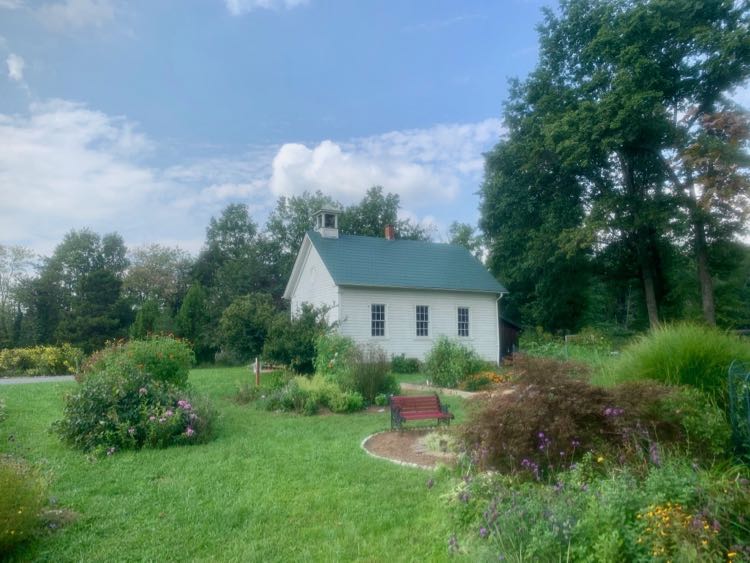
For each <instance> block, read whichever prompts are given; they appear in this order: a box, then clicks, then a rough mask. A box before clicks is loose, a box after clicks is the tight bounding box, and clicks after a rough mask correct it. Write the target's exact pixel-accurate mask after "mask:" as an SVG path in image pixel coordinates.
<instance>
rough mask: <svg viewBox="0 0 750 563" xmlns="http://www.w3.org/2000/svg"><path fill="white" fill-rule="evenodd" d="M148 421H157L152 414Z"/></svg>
mask: <svg viewBox="0 0 750 563" xmlns="http://www.w3.org/2000/svg"><path fill="white" fill-rule="evenodd" d="M148 419H149V420H150V421H151V422H153V421H154V420H156V417H155V416H154V415H153V414H152V415H151V416H149V417H148Z"/></svg>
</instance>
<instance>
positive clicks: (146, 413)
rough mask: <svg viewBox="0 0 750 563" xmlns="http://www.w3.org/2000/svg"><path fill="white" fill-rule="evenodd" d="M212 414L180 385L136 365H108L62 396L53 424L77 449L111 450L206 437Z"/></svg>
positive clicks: (210, 427) (209, 429)
mask: <svg viewBox="0 0 750 563" xmlns="http://www.w3.org/2000/svg"><path fill="white" fill-rule="evenodd" d="M214 418H215V412H214V410H213V409H212V408H211V406H210V405H209V404H208V403H206V402H205V401H203V400H201V399H200V398H199V397H196V396H195V395H193V394H192V393H191V392H190V391H188V390H186V389H185V388H184V387H178V386H177V385H175V384H173V383H170V382H167V381H162V380H159V379H156V378H154V377H153V376H152V375H151V374H149V373H147V372H145V371H140V370H138V369H136V368H132V367H131V368H130V369H122V370H120V371H117V370H114V369H112V368H110V369H108V370H106V371H103V372H100V373H94V374H91V375H89V376H88V377H87V378H86V379H85V380H84V381H83V382H82V383H81V384H79V387H78V389H77V390H76V391H75V392H74V393H72V394H70V395H67V396H66V397H65V408H64V412H63V419H62V420H59V421H57V422H56V423H54V425H53V428H54V429H55V431H56V432H57V433H58V434H59V435H60V437H61V438H62V440H63V441H64V442H66V443H67V444H69V445H71V446H73V447H74V448H76V449H80V450H83V451H92V450H95V451H99V452H100V453H104V452H106V453H107V454H112V453H114V452H115V451H117V450H120V449H139V448H142V447H154V448H160V447H166V446H170V445H173V444H196V443H202V442H205V441H207V440H209V439H210V438H211V434H212V427H213V421H214Z"/></svg>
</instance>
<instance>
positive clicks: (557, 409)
mask: <svg viewBox="0 0 750 563" xmlns="http://www.w3.org/2000/svg"><path fill="white" fill-rule="evenodd" d="M580 369H581V368H580V366H577V365H575V364H573V365H571V364H567V363H565V362H559V361H557V360H550V359H541V358H529V357H526V358H523V357H520V358H518V359H517V360H516V361H515V364H514V370H515V376H514V380H513V383H510V384H506V385H507V388H506V389H504V390H503V391H502V392H499V393H495V394H494V395H492V396H491V397H490V398H489V399H488V400H486V401H484V402H482V403H480V404H479V407H478V408H476V409H475V410H474V412H473V413H472V414H471V416H470V418H469V421H468V423H467V424H466V425H465V428H464V432H463V436H464V440H465V443H466V445H467V448H468V449H469V450H470V451H471V452H472V453H473V455H474V457H475V458H476V459H475V461H476V463H478V464H479V465H481V466H486V467H492V468H495V469H498V470H501V471H507V472H520V473H523V474H526V475H529V476H530V477H532V478H534V479H537V480H538V479H540V478H541V477H542V476H544V475H546V474H550V473H553V472H555V471H558V470H560V469H565V468H567V467H569V466H570V464H571V463H573V462H575V461H577V460H579V458H580V457H581V456H582V455H583V454H584V453H586V452H593V451H597V452H602V453H604V454H606V455H607V456H613V457H615V458H616V459H618V460H622V461H624V460H626V459H629V460H634V459H642V460H643V461H644V462H649V461H650V462H651V463H657V462H658V458H659V456H660V453H661V452H660V450H659V448H658V447H657V446H656V440H657V439H658V440H659V441H660V443H661V444H662V445H670V444H671V445H675V446H676V447H680V448H683V449H689V450H690V451H691V453H693V454H696V455H698V456H700V457H701V458H706V459H709V460H711V459H713V458H714V457H715V456H717V455H720V454H721V453H722V451H723V449H724V446H725V445H726V443H727V441H728V436H729V434H728V432H729V429H728V425H727V424H726V420H725V419H724V418H723V415H722V414H721V412H720V411H719V410H718V408H716V407H715V406H712V405H711V404H710V401H709V400H708V399H706V398H705V397H703V396H702V395H698V396H696V395H695V394H693V393H688V394H687V395H684V396H681V393H682V392H683V391H682V390H679V389H673V388H668V387H664V386H660V385H657V384H654V383H645V382H639V383H630V384H627V385H621V386H618V387H615V388H612V389H604V388H600V387H595V386H593V385H591V384H589V383H587V382H586V381H584V380H581V379H577V378H574V377H571V376H570V375H568V374H569V373H571V372H574V373H575V372H578V370H580ZM692 405H694V406H692ZM701 426H702V427H703V429H702V430H700V431H699V430H698V428H699V427H701ZM686 436H689V438H690V440H689V441H687V440H686V439H685V438H686Z"/></svg>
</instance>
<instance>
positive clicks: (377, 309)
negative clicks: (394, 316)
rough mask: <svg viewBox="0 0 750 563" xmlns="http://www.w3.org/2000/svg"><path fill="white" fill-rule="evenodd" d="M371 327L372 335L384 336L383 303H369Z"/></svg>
mask: <svg viewBox="0 0 750 563" xmlns="http://www.w3.org/2000/svg"><path fill="white" fill-rule="evenodd" d="M370 312H371V313H370V315H371V327H372V332H371V334H372V335H373V336H385V305H383V304H374V305H370Z"/></svg>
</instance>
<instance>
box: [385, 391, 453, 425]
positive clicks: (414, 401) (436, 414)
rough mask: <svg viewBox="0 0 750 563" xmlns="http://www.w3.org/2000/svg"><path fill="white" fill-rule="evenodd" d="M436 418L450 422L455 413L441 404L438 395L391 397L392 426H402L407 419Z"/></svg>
mask: <svg viewBox="0 0 750 563" xmlns="http://www.w3.org/2000/svg"><path fill="white" fill-rule="evenodd" d="M430 418H434V419H437V421H438V422H440V421H441V420H442V421H446V422H448V423H450V420H451V419H452V418H453V415H452V414H451V413H449V412H447V408H446V407H443V406H441V405H440V399H439V398H438V396H437V395H428V396H417V397H412V396H403V395H402V396H394V397H391V427H394V426H396V427H398V428H400V427H401V422H403V421H406V420H425V419H430Z"/></svg>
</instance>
